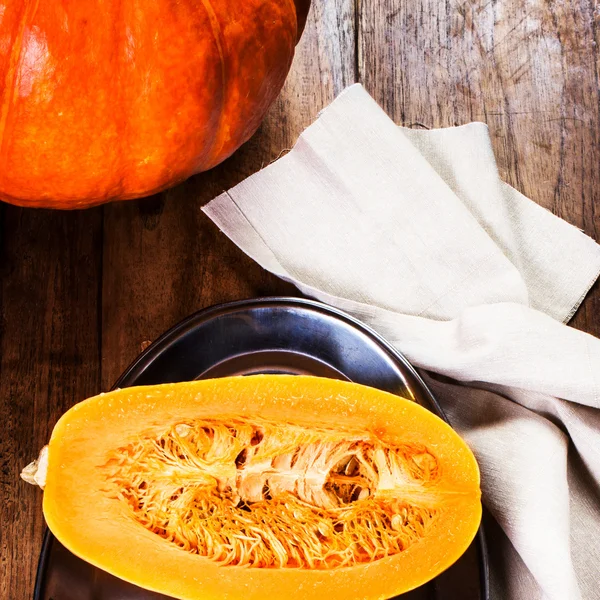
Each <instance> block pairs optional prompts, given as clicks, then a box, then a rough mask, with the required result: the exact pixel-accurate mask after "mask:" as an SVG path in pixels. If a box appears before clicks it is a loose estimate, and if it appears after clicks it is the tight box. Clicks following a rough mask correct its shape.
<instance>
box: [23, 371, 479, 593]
mask: <svg viewBox="0 0 600 600" xmlns="http://www.w3.org/2000/svg"><path fill="white" fill-rule="evenodd" d="M45 461H46V459H44V460H43V461H42V462H44V463H45ZM43 468H44V466H43V465H38V466H37V479H38V483H42V485H43V484H45V491H44V503H43V507H44V515H45V517H46V521H47V523H48V526H49V527H50V529H51V530H52V532H53V533H54V534H55V535H56V537H57V538H58V539H59V540H60V541H61V542H62V544H64V545H65V546H66V547H67V548H68V549H69V550H71V552H73V553H74V554H76V555H77V556H79V557H81V558H82V559H84V560H86V561H88V562H90V563H92V564H94V565H96V566H98V567H100V568H102V569H104V570H106V571H108V572H109V573H112V574H114V575H116V576H117V577H120V578H122V579H124V580H127V581H130V582H132V583H134V584H136V585H138V586H141V587H144V588H147V589H150V590H154V591H157V592H161V593H163V594H167V595H170V596H173V597H175V598H180V599H185V600H197V599H200V598H202V599H219V600H220V599H222V598H229V599H238V598H243V599H244V600H252V599H256V600H258V599H261V600H262V599H264V598H270V599H287V598H290V597H299V598H311V599H315V600H318V599H321V598H323V599H325V598H326V599H328V600H335V599H337V598H340V599H341V598H356V599H360V598H363V599H375V598H389V597H391V596H394V595H396V594H400V593H403V592H405V591H408V590H410V589H413V588H415V587H417V586H419V585H421V584H423V583H425V582H427V581H428V580H430V579H432V578H433V577H435V576H436V575H438V574H439V573H441V572H442V571H443V570H445V569H446V568H447V567H449V566H450V565H451V564H452V563H454V562H455V561H456V560H457V559H458V558H459V557H460V556H461V554H462V553H463V552H464V551H465V550H466V548H467V547H468V546H469V544H470V542H471V541H472V539H473V537H474V535H475V533H476V531H477V528H478V526H479V522H480V519H481V502H480V490H479V470H478V467H477V463H476V461H475V458H474V457H473V454H472V453H471V451H470V450H469V448H468V447H467V445H466V444H465V443H464V442H463V441H462V440H461V438H460V437H459V436H458V435H457V434H456V433H455V432H454V431H453V430H452V429H451V428H450V427H449V426H448V425H447V424H446V423H445V422H444V421H442V420H441V419H439V418H438V417H437V416H435V415H434V414H432V413H431V412H429V411H427V410H426V409H424V408H422V407H421V406H419V405H418V404H416V403H415V402H412V401H410V400H406V399H403V398H399V397H397V396H394V395H392V394H388V393H385V392H381V391H378V390H375V389H372V388H368V387H364V386H361V385H357V384H353V383H345V382H339V381H334V380H329V379H322V378H315V377H293V376H281V375H270V376H269V375H258V376H252V377H230V378H225V379H216V380H207V381H197V382H190V383H179V384H168V385H157V386H150V387H137V388H127V389H123V390H118V391H115V392H111V393H108V394H103V395H100V396H96V397H94V398H90V399H88V400H85V401H84V402H81V403H80V404H77V405H76V406H74V407H73V408H72V409H71V410H69V411H68V412H67V413H66V414H65V415H64V416H63V417H62V418H61V419H60V421H59V422H58V423H57V425H56V427H55V428H54V431H53V433H52V438H51V440H50V443H49V447H48V451H47V472H46V476H45V481H44V476H43V473H42V471H43ZM33 470H35V469H33ZM30 471H31V469H30ZM30 474H31V473H30Z"/></svg>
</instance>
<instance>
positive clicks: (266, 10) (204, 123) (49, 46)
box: [0, 0, 309, 208]
mask: <svg viewBox="0 0 600 600" xmlns="http://www.w3.org/2000/svg"><path fill="white" fill-rule="evenodd" d="M308 5H309V0H152V1H151V2H140V1H138V0H66V1H63V2H40V1H39V0H0V198H1V199H3V200H5V201H7V202H10V203H13V204H18V205H23V206H38V207H50V208H80V207H87V206H92V205H95V204H100V203H103V202H107V201H109V200H116V199H129V198H137V197H140V196H146V195H148V194H152V193H155V192H157V191H160V190H162V189H165V188H167V187H170V186H172V185H174V184H176V183H177V182H179V181H182V180H184V179H186V178H187V177H189V176H190V175H193V174H194V173H198V172H200V171H205V170H207V169H210V168H211V167H213V166H215V165H216V164H218V163H219V162H221V161H222V160H224V159H225V158H227V157H228V156H230V155H231V154H232V153H233V152H234V151H235V150H236V149H237V148H238V147H239V146H240V145H241V144H243V143H244V142H245V141H246V140H247V139H248V138H249V137H250V136H251V135H252V134H253V133H254V132H255V131H256V129H257V128H258V126H259V124H260V122H261V120H262V118H263V116H264V114H265V112H266V110H267V108H268V107H269V105H270V104H271V103H272V102H273V100H274V99H275V97H276V96H277V94H278V93H279V91H280V89H281V87H282V85H283V82H284V80H285V77H286V75H287V73H288V70H289V68H290V65H291V62H292V58H293V55H294V48H295V45H296V42H297V40H298V38H299V36H300V34H301V32H302V28H303V25H304V20H305V18H306V13H307V11H308Z"/></svg>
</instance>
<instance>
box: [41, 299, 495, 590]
mask: <svg viewBox="0 0 600 600" xmlns="http://www.w3.org/2000/svg"><path fill="white" fill-rule="evenodd" d="M268 305H276V306H278V307H281V308H285V307H290V306H291V307H295V308H304V309H310V310H313V311H315V312H318V313H321V314H325V315H329V316H332V317H334V318H336V319H338V320H341V321H345V322H346V323H347V324H349V325H351V326H352V327H354V328H356V329H358V330H360V331H361V332H362V333H364V334H366V335H367V336H368V337H370V338H372V339H373V340H374V341H376V342H377V343H378V344H380V345H381V346H382V347H383V348H384V349H385V350H386V351H387V352H388V353H389V354H390V355H391V357H392V358H393V359H394V360H395V361H397V362H398V363H400V364H401V365H402V367H403V368H405V369H406V370H407V371H408V372H410V374H411V375H412V376H413V377H414V378H415V380H416V381H417V383H418V384H419V385H420V386H421V392H422V393H424V394H425V395H426V396H427V400H428V401H429V402H431V405H432V406H433V407H434V408H435V412H437V414H438V416H439V417H441V418H442V419H443V420H444V421H445V422H446V423H448V425H450V427H452V424H451V423H450V421H449V420H448V418H447V416H446V414H445V413H444V411H443V409H442V407H441V406H440V404H439V403H438V401H437V399H436V398H435V396H434V395H433V393H432V392H431V390H430V389H429V387H428V386H427V384H426V383H425V381H424V380H423V378H422V377H421V376H420V374H419V373H418V371H417V370H416V369H415V367H413V366H412V364H411V363H410V362H409V361H408V359H407V358H406V357H405V356H404V355H403V354H402V353H401V352H400V351H399V350H397V349H396V348H395V346H393V345H392V344H391V343H390V342H388V341H387V340H386V339H385V338H384V337H383V336H381V335H380V334H379V333H377V332H376V331H375V330H374V329H372V328H371V327H370V326H369V325H367V324H365V323H363V322H362V321H360V320H359V319H357V318H355V317H353V316H352V315H349V314H348V313H346V312H344V311H342V310H340V309H338V308H335V307H333V306H330V305H328V304H325V303H323V302H319V301H317V300H312V299H308V298H302V297H294V296H263V297H259V298H247V299H242V300H234V301H230V302H223V303H219V304H213V305H210V306H207V307H205V308H202V309H200V310H198V311H196V312H193V313H192V314H190V315H189V316H187V317H186V318H184V319H183V320H181V321H179V322H177V323H175V325H173V326H171V327H170V328H168V329H167V330H166V331H165V332H164V333H162V334H161V335H160V336H159V337H158V338H156V340H154V341H153V342H152V343H151V344H150V345H149V346H148V347H147V348H146V349H145V350H143V351H142V352H141V353H140V354H139V355H138V356H136V358H135V359H134V360H133V361H132V362H131V363H130V364H129V365H128V366H127V368H126V369H125V370H124V371H123V373H121V375H120V376H119V377H118V379H117V380H116V382H115V383H114V384H113V386H112V387H111V388H110V391H113V390H115V389H118V388H120V387H122V386H123V384H126V382H127V380H128V379H130V378H132V377H139V376H140V375H141V374H142V373H143V372H144V370H145V369H146V368H147V367H148V366H149V365H150V364H151V363H152V361H153V360H154V359H156V358H158V357H159V356H160V355H161V354H162V353H163V352H164V351H165V350H167V349H168V348H169V346H170V345H171V344H173V343H175V342H176V341H177V340H178V339H179V338H180V337H181V336H182V335H184V334H185V333H187V332H188V331H191V330H193V329H194V328H195V327H196V326H197V325H199V324H200V323H202V322H205V321H207V320H208V319H210V318H211V317H214V316H218V315H220V314H225V313H227V312H234V311H235V310H237V309H252V308H261V307H262V308H264V307H266V306H268ZM125 387H128V386H127V385H125ZM453 429H454V428H453ZM484 511H485V507H484ZM54 539H55V537H54V535H53V534H52V532H51V531H50V529H49V528H48V527H47V526H46V530H45V533H44V538H43V541H42V547H41V550H40V556H39V560H38V566H37V569H36V576H35V585H34V589H33V600H42V598H41V593H42V591H43V590H42V585H43V583H44V581H45V573H46V569H47V566H48V561H49V558H50V552H51V549H52V543H53V541H54ZM474 539H476V540H477V554H478V562H479V585H480V597H481V598H482V600H490V583H489V552H488V548H487V542H486V536H485V531H484V527H483V519H482V521H481V523H480V525H479V528H478V530H477V533H476V535H475V538H474Z"/></svg>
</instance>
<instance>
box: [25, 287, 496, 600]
mask: <svg viewBox="0 0 600 600" xmlns="http://www.w3.org/2000/svg"><path fill="white" fill-rule="evenodd" d="M252 373H294V374H309V375H318V376H322V377H331V378H336V379H345V380H350V381H354V382H357V383H362V384H365V385H370V386H372V387H376V388H379V389H382V390H386V391H388V392H392V393H394V394H399V395H403V396H408V397H412V398H414V400H416V401H417V402H419V403H420V404H422V405H423V406H425V407H427V408H428V409H429V410H432V411H433V412H435V413H437V414H438V415H440V416H442V417H443V416H444V415H443V413H442V411H441V409H440V407H439V406H438V404H437V402H436V401H435V399H434V397H433V396H432V395H431V393H430V391H429V390H428V389H427V387H426V386H425V384H424V383H423V381H422V379H421V378H420V377H419V375H418V374H417V373H416V371H415V370H414V369H413V368H412V367H411V366H410V364H409V363H408V362H407V361H406V359H405V358H404V357H403V356H401V355H400V354H399V353H398V352H397V351H396V350H394V348H392V347H391V346H390V345H389V344H388V343H387V342H385V341H384V340H383V339H382V338H381V337H379V336H378V335H377V334H376V333H375V332H373V331H372V330H370V329H369V328H367V327H366V326H365V325H363V324H362V323H360V322H358V321H356V320H355V319H353V318H351V317H349V316H347V315H345V314H344V313H342V312H339V311H337V310H335V309H332V308H330V307H327V306H325V305H323V304H319V303H317V302H312V301H309V300H299V299H292V298H266V299H261V300H248V301H242V302H234V303H231V304H225V305H221V306H215V307H212V308H208V309H206V310H203V311H201V312H199V313H196V314H195V315H192V316H191V317H189V318H188V319H186V320H185V321H183V322H182V323H180V324H179V325H176V326H175V327H173V328H172V329H171V330H169V331H168V332H167V333H165V334H164V335H163V336H162V337H161V338H160V339H158V340H157V341H156V342H154V343H153V344H152V345H151V346H149V347H148V348H147V349H146V351H145V352H144V353H143V354H141V355H140V356H139V357H138V358H137V360H136V361H135V362H134V363H133V364H132V365H131V366H130V367H129V368H128V369H127V370H126V371H125V373H124V374H123V375H122V376H121V378H120V379H119V381H118V382H117V383H116V384H115V387H127V386H132V385H148V384H157V383H168V382H176V381H189V380H192V379H205V378H209V377H223V376H227V375H248V374H252ZM166 598H167V596H163V595H161V594H155V593H153V592H148V591H146V590H142V589H140V588H138V587H136V586H133V585H131V584H129V583H125V582H124V581H121V580H120V579H117V578H116V577H113V576H111V575H109V574H107V573H105V572H104V571H101V570H100V569H97V568H95V567H93V566H92V565H89V564H88V563H86V562H84V561H82V560H80V559H78V558H77V557H75V556H73V555H72V554H71V553H70V552H68V551H67V550H66V549H65V548H64V547H63V546H62V545H61V544H60V543H59V542H58V541H57V540H56V539H55V538H54V536H52V534H50V533H49V532H47V534H46V537H45V539H44V546H43V548H42V553H41V556H40V563H39V567H38V574H37V581H36V587H35V592H34V600H142V599H143V600H166ZM398 598H400V596H398ZM458 598H460V599H461V600H488V598H489V595H488V575H487V551H486V547H485V540H484V537H483V531H482V529H480V530H479V533H478V534H477V537H476V538H475V540H474V541H473V543H472V544H471V546H470V547H469V549H468V550H467V552H466V553H465V554H464V555H463V556H462V558H461V559H460V560H458V562H456V563H455V564H454V565H453V566H452V567H451V568H449V569H448V570H447V571H446V572H444V573H442V574H441V575H440V576H438V577H437V578H436V579H435V580H433V581H431V582H430V583H428V584H426V585H424V586H422V587H420V588H419V589H417V590H414V591H412V592H409V593H407V594H403V595H402V600H456V599H458ZM199 600H200V599H199ZM308 600H310V599H308ZM356 600H358V599H356Z"/></svg>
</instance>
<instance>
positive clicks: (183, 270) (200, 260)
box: [102, 0, 355, 389]
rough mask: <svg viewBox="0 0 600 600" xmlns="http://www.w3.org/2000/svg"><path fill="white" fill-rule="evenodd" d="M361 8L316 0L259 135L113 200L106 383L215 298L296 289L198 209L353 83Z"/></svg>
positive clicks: (288, 142) (107, 226) (283, 145)
mask: <svg viewBox="0 0 600 600" xmlns="http://www.w3.org/2000/svg"><path fill="white" fill-rule="evenodd" d="M354 20H355V16H354V5H353V2H352V1H351V0H335V1H334V2H325V1H319V0H317V1H315V2H314V3H313V7H312V9H311V12H310V14H309V19H308V22H307V26H306V29H305V32H304V35H303V37H302V40H301V42H300V44H299V46H298V48H297V53H296V58H295V61H294V65H293V68H292V71H291V73H290V75H289V77H288V80H287V83H286V85H285V88H284V89H283V91H282V93H281V96H280V97H279V99H278V100H277V102H276V103H275V104H274V105H273V107H272V108H271V110H270V111H269V113H268V115H267V117H266V119H265V121H264V124H263V125H262V127H261V128H260V130H259V131H258V133H257V134H256V135H255V136H254V137H253V138H252V139H251V140H250V141H249V142H248V143H247V144H246V145H245V146H244V147H243V148H242V149H241V150H240V151H238V152H237V153H236V154H235V155H234V156H233V157H232V158H231V159H229V160H227V161H226V162H225V163H223V164H222V165H220V166H219V167H217V168H216V169H214V170H213V171H211V172H209V173H205V174H201V175H198V176H196V177H193V178H192V179H190V180H189V181H187V182H186V183H184V184H183V185H181V186H179V187H177V188H175V189H173V190H170V191H168V192H166V193H164V194H160V195H158V196H156V197H154V198H152V199H149V200H144V201H139V202H128V203H122V204H118V205H112V206H108V207H106V210H105V221H104V231H105V245H104V280H103V288H102V305H103V314H102V389H108V388H110V386H111V385H112V384H113V383H114V381H115V380H116V378H117V377H118V376H119V374H120V373H121V372H122V371H123V370H124V369H125V367H126V366H127V365H128V364H129V363H130V362H131V361H132V360H133V359H134V358H135V356H136V355H137V354H139V352H140V348H141V344H142V343H143V342H145V341H147V340H153V339H155V338H156V337H157V336H158V335H160V334H161V333H162V332H163V331H164V330H165V329H167V328H168V327H170V326H171V325H173V324H175V323H176V322H177V321H179V320H181V319H183V318H184V317H186V316H187V315H189V314H191V313H192V312H194V311H196V310H199V309H201V308H203V307H206V306H209V305H211V304H214V303H218V302H224V301H229V300H235V299H240V298H248V297H252V296H265V295H276V294H288V295H293V294H297V293H298V292H297V291H296V289H295V288H293V287H292V286H290V285H288V284H285V283H283V282H281V281H280V280H278V279H277V278H275V277H273V276H271V275H269V274H268V273H266V272H264V271H263V270H262V269H261V268H260V267H258V266H257V265H256V264H255V263H254V262H253V261H251V260H250V259H249V258H247V257H246V256H245V255H243V253H242V252H240V251H239V250H238V249H237V248H236V247H235V246H234V245H233V244H232V243H231V242H230V241H229V240H228V239H227V238H226V237H225V236H224V235H222V234H221V233H219V231H218V230H217V228H216V227H215V226H214V225H213V223H212V222H211V221H209V219H208V218H206V217H205V216H204V214H203V213H202V212H201V210H200V209H201V206H202V205H203V204H204V203H206V202H207V201H209V200H210V199H211V198H213V197H214V196H216V195H218V194H219V193H220V192H222V191H223V190H225V189H227V188H229V187H231V186H232V185H234V184H235V183H237V182H239V181H240V180H241V179H243V178H244V177H247V176H248V175H250V174H251V173H253V172H254V171H256V170H258V169H260V168H261V167H262V166H264V165H266V164H268V163H269V162H270V161H272V160H273V159H275V158H276V157H277V156H278V155H280V154H281V153H282V152H284V151H285V150H286V149H288V148H290V147H291V146H292V145H293V144H294V142H295V140H296V139H297V136H298V134H299V133H300V132H301V131H302V129H303V128H304V127H306V126H307V125H308V124H309V123H310V122H311V121H312V120H313V119H314V118H315V117H316V115H317V113H318V111H319V110H320V109H321V108H323V107H324V106H326V105H327V104H328V103H329V102H330V101H331V100H332V99H333V98H334V97H335V95H336V94H337V93H339V92H340V91H341V90H342V89H343V88H344V87H345V86H346V85H348V84H350V83H352V82H353V80H354V65H355V57H354Z"/></svg>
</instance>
